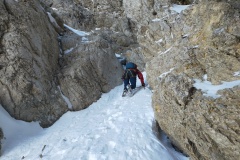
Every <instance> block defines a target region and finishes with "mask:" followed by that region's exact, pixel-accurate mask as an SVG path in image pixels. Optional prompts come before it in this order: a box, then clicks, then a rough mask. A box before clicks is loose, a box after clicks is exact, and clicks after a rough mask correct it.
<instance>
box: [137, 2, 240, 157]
mask: <svg viewBox="0 0 240 160" xmlns="http://www.w3.org/2000/svg"><path fill="white" fill-rule="evenodd" d="M156 11H157V10H156ZM157 13H158V14H157V16H156V18H155V19H154V20H152V21H151V22H150V23H149V25H147V26H146V25H143V26H141V27H140V30H139V35H138V40H139V42H140V44H141V45H142V48H143V49H144V51H145V52H143V53H144V54H145V57H146V60H147V64H146V71H147V77H148V82H149V84H150V85H151V87H152V88H153V90H154V94H153V108H154V112H155V117H156V120H157V121H158V123H159V125H160V127H161V128H162V129H163V130H164V131H165V132H166V133H167V134H168V135H169V137H170V138H171V139H172V140H173V142H174V143H175V144H176V145H177V146H178V147H180V148H181V149H182V150H183V151H184V152H185V153H187V154H188V155H189V156H191V158H192V159H216V160H219V159H232V160H237V159H238V158H239V157H240V151H239V148H240V143H239V142H240V141H239V140H240V139H239V138H240V137H239V133H240V128H239V118H240V117H239V113H240V76H239V71H240V58H239V54H240V40H239V33H240V14H239V10H238V9H237V8H236V6H234V5H233V3H232V1H230V2H227V1H221V2H218V1H211V2H208V1H198V4H192V5H191V6H189V7H188V8H187V9H186V10H183V11H182V12H181V13H177V12H175V11H173V8H171V7H170V8H167V9H163V8H162V10H161V11H160V10H159V11H157ZM163 15H165V16H167V17H164V16H163ZM140 33H141V34H140ZM201 81H202V82H207V81H208V84H210V85H209V86H208V87H209V88H205V89H204V90H203V89H202V90H200V89H199V88H198V87H196V83H197V82H198V83H201ZM224 82H229V83H231V82H236V84H235V85H233V86H232V87H229V88H228V87H227V89H224V88H223V89H218V90H219V91H218V92H217V95H218V96H213V97H212V96H207V95H206V92H207V90H208V89H213V88H210V87H217V86H220V85H221V84H223V83H224Z"/></svg>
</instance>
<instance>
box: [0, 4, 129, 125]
mask: <svg viewBox="0 0 240 160" xmlns="http://www.w3.org/2000/svg"><path fill="white" fill-rule="evenodd" d="M42 4H43V3H42ZM48 5H51V3H50V4H48ZM0 7H1V9H0V15H1V18H2V21H0V29H1V30H0V35H1V39H0V42H1V43H0V44H1V50H0V75H1V76H0V103H1V104H2V106H3V107H4V108H5V109H6V110H7V111H8V113H9V114H10V115H11V116H12V117H14V118H16V119H21V120H25V121H39V122H40V124H41V126H43V127H48V126H50V125H51V124H53V123H54V122H55V121H56V120H57V119H58V118H59V117H60V116H61V115H62V114H63V113H65V112H66V111H67V110H69V109H73V110H80V109H83V108H86V107H87V106H89V105H90V104H91V103H93V102H94V101H96V100H97V99H98V98H100V96H101V94H102V93H105V92H108V91H110V89H112V88H113V87H115V86H116V85H119V84H121V83H122V81H121V74H122V66H121V65H120V63H119V62H118V60H117V58H116V57H115V54H114V51H113V50H116V48H114V47H113V46H112V45H110V41H111V39H114V37H111V36H108V37H105V36H104V35H102V36H98V34H100V33H94V34H92V35H91V36H89V38H90V40H89V42H88V40H86V39H87V37H80V36H78V35H76V34H75V33H71V32H69V31H67V32H66V33H64V36H62V37H63V38H62V39H61V37H59V35H58V34H57V33H60V32H63V30H62V28H63V22H62V21H61V20H57V19H55V18H59V16H58V15H55V16H54V15H52V14H55V12H54V9H50V8H49V7H48V6H47V5H46V4H45V5H44V6H43V7H42V6H41V4H40V3H39V1H1V2H0ZM75 7H76V6H75ZM70 8H71V7H70ZM80 9H81V8H80ZM48 11H49V12H48ZM47 12H48V13H47ZM70 13H71V12H70ZM94 37H95V38H94ZM79 39H80V43H78V41H79ZM60 44H61V45H60ZM115 44H116V45H115V46H117V45H120V44H121V42H116V43H115ZM125 45H126V44H125ZM60 46H62V49H63V52H61V49H60ZM68 49H70V50H71V49H73V51H72V53H71V54H65V55H64V53H66V52H67V50H68ZM59 55H60V57H59ZM61 89H62V90H61ZM62 94H63V95H65V96H67V98H69V100H70V103H72V106H73V108H70V106H69V103H68V102H66V101H65V100H64V98H63V95H62Z"/></svg>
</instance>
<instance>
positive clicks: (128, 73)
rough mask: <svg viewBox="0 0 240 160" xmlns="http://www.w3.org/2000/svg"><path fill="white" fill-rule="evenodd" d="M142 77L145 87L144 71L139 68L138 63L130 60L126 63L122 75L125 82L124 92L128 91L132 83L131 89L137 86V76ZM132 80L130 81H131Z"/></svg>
mask: <svg viewBox="0 0 240 160" xmlns="http://www.w3.org/2000/svg"><path fill="white" fill-rule="evenodd" d="M136 76H138V78H139V79H140V81H141V83H142V86H143V87H145V83H144V78H143V75H142V73H141V72H140V71H139V70H138V69H137V65H136V64H135V63H133V62H128V63H127V64H126V70H125V71H124V74H123V76H122V80H123V82H124V91H123V93H127V91H128V89H127V86H128V85H130V88H129V89H135V88H136V82H137V77H136ZM129 82H130V83H129Z"/></svg>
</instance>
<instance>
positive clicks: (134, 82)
mask: <svg viewBox="0 0 240 160" xmlns="http://www.w3.org/2000/svg"><path fill="white" fill-rule="evenodd" d="M129 81H130V85H131V88H132V89H134V88H136V82H137V78H136V77H132V78H130V79H124V89H126V88H127V85H128V84H129Z"/></svg>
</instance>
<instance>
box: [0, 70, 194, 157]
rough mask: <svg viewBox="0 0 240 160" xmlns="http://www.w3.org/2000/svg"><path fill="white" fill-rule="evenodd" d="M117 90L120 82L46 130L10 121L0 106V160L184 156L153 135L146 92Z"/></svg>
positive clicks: (35, 125)
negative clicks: (0, 141)
mask: <svg viewBox="0 0 240 160" xmlns="http://www.w3.org/2000/svg"><path fill="white" fill-rule="evenodd" d="M144 75H145V73H144ZM139 85H140V82H139V80H138V82H137V86H139ZM122 91H123V85H121V86H117V87H115V88H114V89H112V90H111V91H110V92H109V93H104V94H103V95H102V97H101V98H100V99H99V100H98V101H97V102H95V103H93V104H92V105H91V106H89V107H88V108H87V109H84V110H81V111H76V112H70V111H69V112H67V113H65V114H64V115H63V116H62V117H61V118H60V119H59V120H58V121H57V122H56V123H55V124H53V125H52V126H51V127H49V128H45V129H43V128H41V127H40V126H39V124H38V123H37V122H32V123H27V122H23V121H20V120H15V119H13V118H12V117H10V116H9V114H8V113H7V112H6V111H5V110H4V109H3V108H2V107H1V106H0V127H1V128H2V129H3V131H4V136H5V139H4V140H3V146H2V149H3V150H2V157H1V160H21V159H24V160H39V159H42V160H188V159H189V158H187V157H185V156H183V155H182V154H181V153H179V152H176V151H175V150H174V149H173V148H172V146H171V145H170V143H169V140H168V139H167V137H166V136H165V135H164V134H159V135H158V138H157V136H156V132H155V131H154V130H153V127H152V126H153V125H152V124H154V123H153V122H154V115H153V110H152V107H151V96H152V93H151V91H150V90H149V89H147V88H146V89H141V90H140V91H139V92H137V93H136V94H135V95H134V96H133V97H121V94H122Z"/></svg>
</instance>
